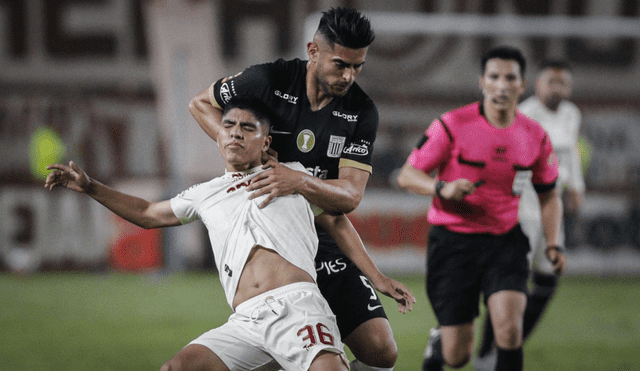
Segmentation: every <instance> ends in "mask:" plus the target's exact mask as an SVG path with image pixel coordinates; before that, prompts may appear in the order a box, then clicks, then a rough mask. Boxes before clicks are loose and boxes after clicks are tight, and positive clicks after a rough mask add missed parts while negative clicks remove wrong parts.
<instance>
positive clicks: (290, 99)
mask: <svg viewBox="0 0 640 371" xmlns="http://www.w3.org/2000/svg"><path fill="white" fill-rule="evenodd" d="M274 94H275V95H276V96H278V97H280V98H282V99H284V100H286V101H287V102H288V103H291V104H298V97H294V96H293V95H291V94H287V93H283V92H281V91H280V90H276V91H274Z"/></svg>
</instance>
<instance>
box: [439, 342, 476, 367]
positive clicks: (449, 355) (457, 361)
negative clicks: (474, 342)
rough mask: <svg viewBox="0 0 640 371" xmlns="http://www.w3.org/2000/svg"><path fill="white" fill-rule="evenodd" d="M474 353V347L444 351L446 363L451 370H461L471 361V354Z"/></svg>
mask: <svg viewBox="0 0 640 371" xmlns="http://www.w3.org/2000/svg"><path fill="white" fill-rule="evenodd" d="M472 353H473V346H471V348H470V349H469V348H467V347H460V346H459V347H454V348H453V349H449V350H448V351H443V354H442V356H443V358H444V362H445V363H446V364H447V365H448V366H449V367H451V368H461V367H463V366H464V365H466V364H467V363H469V360H471V354H472Z"/></svg>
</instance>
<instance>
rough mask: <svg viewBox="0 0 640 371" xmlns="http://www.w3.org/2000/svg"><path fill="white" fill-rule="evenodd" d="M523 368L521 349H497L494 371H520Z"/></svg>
mask: <svg viewBox="0 0 640 371" xmlns="http://www.w3.org/2000/svg"><path fill="white" fill-rule="evenodd" d="M523 367H524V362H523V355H522V347H520V348H517V349H511V350H505V349H500V348H498V361H497V363H496V371H521V370H522V369H523Z"/></svg>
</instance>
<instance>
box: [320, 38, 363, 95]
mask: <svg viewBox="0 0 640 371" xmlns="http://www.w3.org/2000/svg"><path fill="white" fill-rule="evenodd" d="M314 42H315V43H316V44H317V45H318V55H317V58H318V60H317V73H318V75H317V79H318V86H319V87H320V89H321V90H322V92H323V93H324V94H326V95H328V96H331V97H341V96H343V95H345V94H346V93H347V91H348V90H349V88H350V87H351V85H353V83H354V81H355V79H356V77H357V76H358V74H360V71H362V66H363V65H364V62H365V58H366V56H367V50H368V48H366V47H365V48H360V49H350V48H347V47H344V46H342V45H339V44H334V45H333V48H331V46H330V45H329V44H328V43H327V42H326V40H324V39H323V38H322V37H317V38H316V39H315V40H314Z"/></svg>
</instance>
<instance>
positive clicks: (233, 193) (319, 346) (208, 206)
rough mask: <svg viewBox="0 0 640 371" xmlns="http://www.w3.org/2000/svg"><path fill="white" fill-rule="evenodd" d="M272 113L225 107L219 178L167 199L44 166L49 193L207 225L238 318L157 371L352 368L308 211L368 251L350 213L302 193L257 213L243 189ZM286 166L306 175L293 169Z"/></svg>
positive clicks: (241, 102)
mask: <svg viewBox="0 0 640 371" xmlns="http://www.w3.org/2000/svg"><path fill="white" fill-rule="evenodd" d="M269 112H270V111H269V109H268V108H267V107H266V106H264V105H263V104H262V103H261V102H260V101H257V100H255V99H251V100H247V99H243V98H240V97H239V98H238V99H236V100H235V101H234V102H232V103H231V104H230V105H228V106H227V108H226V110H225V112H224V114H223V120H222V121H223V123H222V129H221V131H220V134H219V137H218V146H219V148H220V153H221V154H222V157H223V158H224V160H225V165H226V172H225V175H223V176H221V177H218V178H215V179H213V180H211V181H209V182H205V183H201V184H198V185H195V186H193V187H191V188H189V189H187V190H186V191H184V192H182V193H180V194H179V195H178V196H176V197H174V198H172V199H171V200H165V201H161V202H148V201H146V200H143V199H140V198H137V197H134V196H130V195H126V194H123V193H121V192H118V191H115V190H113V189H111V188H109V187H107V186H105V185H103V184H101V183H99V182H98V181H96V180H94V179H91V178H90V177H88V176H87V175H86V174H85V173H84V172H83V171H82V170H81V169H80V168H79V167H77V166H76V165H75V164H74V163H73V162H71V163H70V164H69V166H66V165H60V164H54V165H51V166H49V167H48V169H50V170H54V171H53V172H52V173H51V174H49V176H48V177H47V180H46V183H45V187H46V188H48V189H49V190H51V189H53V188H54V187H56V186H62V187H66V188H69V189H72V190H74V191H77V192H83V193H87V194H88V195H89V196H91V197H92V198H94V199H95V200H96V201H98V202H100V203H101V204H103V205H104V206H106V207H107V208H109V209H110V210H111V211H112V212H114V213H115V214H117V215H119V216H120V217H122V218H124V219H126V220H128V221H130V222H132V223H134V224H136V225H139V226H141V227H144V228H159V227H167V226H177V225H181V224H185V223H189V222H191V221H193V220H195V219H201V220H202V222H203V223H204V224H205V226H206V227H207V229H208V231H209V236H210V239H211V244H212V247H213V251H214V256H215V260H216V265H217V268H218V271H219V277H220V282H221V284H222V287H223V289H224V292H225V296H226V298H227V301H228V303H229V305H230V306H231V308H233V310H234V313H233V314H232V315H231V316H230V317H229V320H228V322H227V323H225V324H224V325H222V326H220V327H218V328H215V329H213V330H210V331H208V332H205V333H204V334H202V335H201V336H200V337H198V338H197V339H195V340H194V341H192V342H191V343H190V344H188V345H187V346H186V347H184V348H183V349H182V350H180V351H179V352H178V353H177V354H176V355H174V356H173V357H172V358H171V359H170V360H169V361H167V362H166V363H165V364H164V365H163V366H162V368H161V370H165V371H168V370H223V371H226V370H255V369H261V370H266V369H273V368H275V367H278V364H279V366H281V367H283V368H284V369H285V370H300V371H302V370H348V361H347V359H346V357H345V354H344V346H343V344H342V341H341V338H340V333H339V331H338V328H337V324H336V320H335V316H334V315H333V313H332V312H331V309H330V308H329V305H328V303H327V302H326V300H325V299H324V298H323V297H322V295H321V294H320V290H319V289H318V287H317V284H316V282H315V279H316V270H315V264H314V256H315V254H316V251H317V247H318V237H317V235H316V230H315V225H314V214H317V215H316V218H315V220H316V222H318V223H319V224H320V225H322V226H324V227H325V228H327V230H330V231H331V232H330V233H332V236H333V237H334V238H335V239H336V241H338V243H339V244H340V246H341V247H344V248H345V252H346V253H347V254H349V253H356V254H357V253H358V251H364V250H363V249H361V248H362V246H361V243H362V242H361V241H360V239H359V237H358V235H357V233H356V232H355V230H354V229H353V227H352V226H351V224H350V223H349V222H348V219H346V216H344V215H340V216H332V215H328V214H326V213H320V212H321V210H317V208H316V210H315V212H314V210H313V208H312V206H311V205H310V204H309V203H308V201H306V199H305V198H304V197H303V196H302V195H298V194H293V195H289V196H285V197H278V198H277V199H276V200H274V201H272V202H271V204H269V206H268V207H265V208H263V209H260V208H259V207H258V205H260V203H261V202H262V201H264V198H266V196H263V197H258V198H255V199H252V200H249V199H248V196H249V194H248V192H247V186H248V185H249V184H250V183H251V180H252V178H254V177H255V176H256V175H258V174H259V173H261V172H262V171H264V169H263V166H262V157H263V155H264V152H265V151H266V150H267V148H268V147H269V144H270V141H271V137H270V136H269V128H270V122H271V115H270V114H269ZM286 166H288V167H290V168H292V169H295V170H299V171H305V169H304V167H303V166H302V165H301V164H299V163H289V164H286ZM358 244H360V245H358ZM347 245H348V246H347ZM353 246H355V248H352V247H353ZM359 249H361V250H359ZM356 250H357V251H356ZM354 251H356V252H354ZM356 260H362V257H360V258H358V259H356ZM369 264H373V263H372V262H369ZM395 287H396V291H397V292H396V293H395V298H396V300H398V301H399V303H400V302H402V303H406V306H405V309H409V310H410V309H411V306H412V304H413V302H415V298H414V297H413V294H411V292H410V291H409V290H408V289H406V287H404V286H403V285H402V284H399V283H397V286H395ZM402 305H405V304H402Z"/></svg>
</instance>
